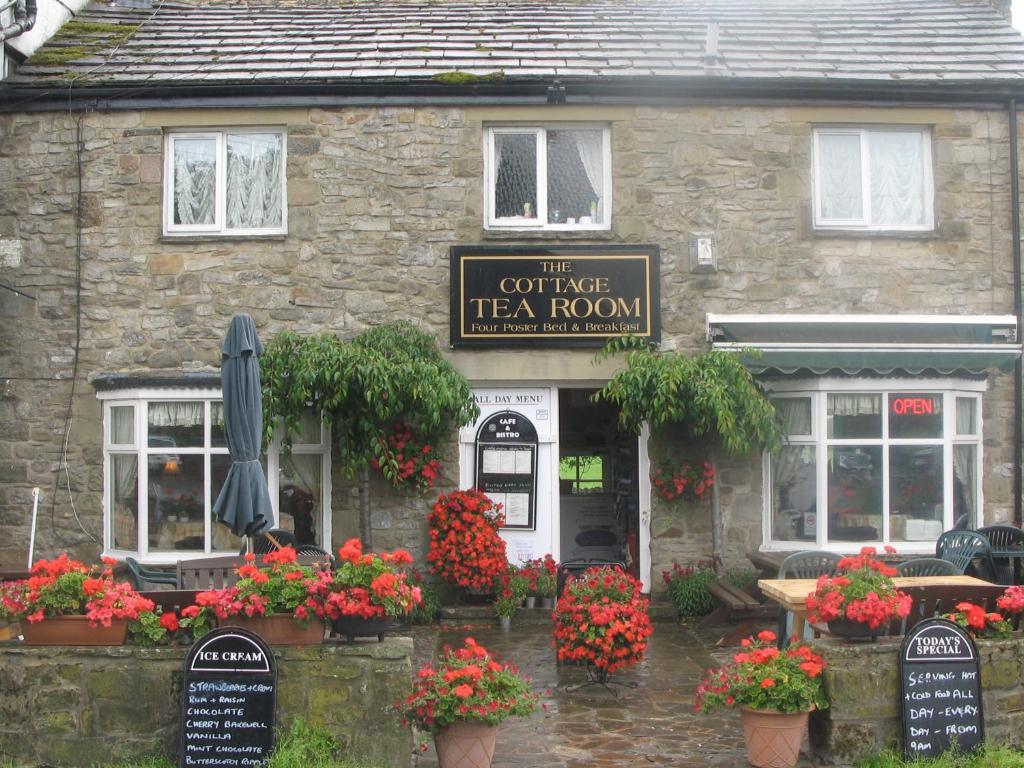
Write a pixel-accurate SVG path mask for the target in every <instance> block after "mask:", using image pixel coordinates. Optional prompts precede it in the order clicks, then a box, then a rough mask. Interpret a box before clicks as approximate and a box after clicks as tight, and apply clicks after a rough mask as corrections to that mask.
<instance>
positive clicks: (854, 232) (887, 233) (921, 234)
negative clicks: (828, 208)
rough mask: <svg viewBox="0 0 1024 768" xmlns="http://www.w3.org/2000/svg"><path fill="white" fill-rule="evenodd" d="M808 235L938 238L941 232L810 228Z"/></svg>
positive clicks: (854, 237) (890, 238)
mask: <svg viewBox="0 0 1024 768" xmlns="http://www.w3.org/2000/svg"><path fill="white" fill-rule="evenodd" d="M809 234H810V236H811V237H813V238H815V239H826V238H834V239H837V240H940V239H943V236H942V233H941V232H939V230H937V229H928V230H879V229H840V228H836V229H829V228H825V227H822V228H811V230H810V233H809Z"/></svg>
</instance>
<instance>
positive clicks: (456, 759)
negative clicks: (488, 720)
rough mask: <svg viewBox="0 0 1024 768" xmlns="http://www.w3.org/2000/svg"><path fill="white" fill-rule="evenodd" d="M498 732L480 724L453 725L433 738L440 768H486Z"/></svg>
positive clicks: (493, 727) (496, 729) (494, 728)
mask: <svg viewBox="0 0 1024 768" xmlns="http://www.w3.org/2000/svg"><path fill="white" fill-rule="evenodd" d="M497 737H498V728H497V726H493V725H484V724H483V723H452V724H451V725H446V726H445V727H444V728H442V729H441V732H440V733H438V734H437V735H436V736H434V746H435V747H437V762H438V765H439V766H440V768H489V766H490V764H491V759H492V758H493V757H494V742H495V740H496V739H497Z"/></svg>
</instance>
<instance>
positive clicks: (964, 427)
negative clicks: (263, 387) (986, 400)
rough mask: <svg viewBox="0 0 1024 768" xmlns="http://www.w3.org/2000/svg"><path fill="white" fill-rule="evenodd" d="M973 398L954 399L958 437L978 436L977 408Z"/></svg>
mask: <svg viewBox="0 0 1024 768" xmlns="http://www.w3.org/2000/svg"><path fill="white" fill-rule="evenodd" d="M977 402H978V401H977V400H975V399H974V398H973V397H958V398H957V399H956V433H957V434H958V435H976V434H978V408H977V405H976V403H977Z"/></svg>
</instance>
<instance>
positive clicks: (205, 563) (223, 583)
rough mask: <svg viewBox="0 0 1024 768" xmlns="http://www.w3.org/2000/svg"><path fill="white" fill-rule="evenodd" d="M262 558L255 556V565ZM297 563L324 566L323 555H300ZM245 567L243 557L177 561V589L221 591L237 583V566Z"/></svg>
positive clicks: (231, 556)
mask: <svg viewBox="0 0 1024 768" xmlns="http://www.w3.org/2000/svg"><path fill="white" fill-rule="evenodd" d="M262 559H263V558H262V556H257V558H256V565H260V564H261V563H262ZM298 562H299V564H301V565H317V564H321V565H322V564H325V563H326V562H327V557H326V555H325V553H318V552H309V553H300V554H299V555H298ZM240 565H245V556H244V555H221V556H219V557H203V558H200V559H198V560H179V561H178V567H177V571H176V573H177V582H178V583H177V588H178V589H179V590H180V589H194V590H207V589H223V588H224V587H231V586H234V584H235V583H236V582H237V581H238V574H237V573H236V572H235V571H236V569H237V568H238V566H240Z"/></svg>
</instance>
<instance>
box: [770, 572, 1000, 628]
mask: <svg viewBox="0 0 1024 768" xmlns="http://www.w3.org/2000/svg"><path fill="white" fill-rule="evenodd" d="M893 582H894V583H895V584H896V586H897V587H956V586H982V587H990V586H992V583H991V582H988V581H985V580H983V579H976V578H975V577H973V576H897V577H895V578H894V579H893ZM817 583H818V580H817V579H760V580H759V581H758V582H757V586H759V587H760V588H761V592H763V593H764V596H765V597H767V598H770V599H772V600H774V601H775V602H777V603H778V604H779V605H781V606H782V607H783V608H784V609H785V610H787V611H792V612H793V634H794V635H796V636H797V637H803V633H804V624H805V623H806V621H807V596H808V595H809V594H811V592H813V591H814V587H815V585H816V584H817Z"/></svg>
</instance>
